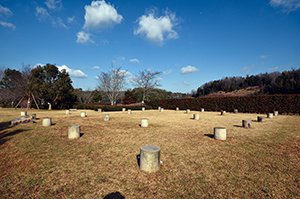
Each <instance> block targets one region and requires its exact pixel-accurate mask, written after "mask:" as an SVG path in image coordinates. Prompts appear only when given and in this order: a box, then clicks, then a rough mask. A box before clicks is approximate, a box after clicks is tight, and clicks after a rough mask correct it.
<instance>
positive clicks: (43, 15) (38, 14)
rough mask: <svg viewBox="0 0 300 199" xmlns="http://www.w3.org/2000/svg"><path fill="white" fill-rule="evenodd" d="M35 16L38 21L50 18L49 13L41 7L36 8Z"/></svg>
mask: <svg viewBox="0 0 300 199" xmlns="http://www.w3.org/2000/svg"><path fill="white" fill-rule="evenodd" d="M35 16H36V17H37V18H38V20H40V21H41V20H46V19H48V18H51V16H50V14H49V12H48V11H47V10H46V9H45V8H43V7H39V6H37V7H36V8H35Z"/></svg>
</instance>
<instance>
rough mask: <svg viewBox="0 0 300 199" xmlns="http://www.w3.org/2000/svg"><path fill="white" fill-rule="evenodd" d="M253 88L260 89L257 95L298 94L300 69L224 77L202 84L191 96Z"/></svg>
mask: <svg viewBox="0 0 300 199" xmlns="http://www.w3.org/2000/svg"><path fill="white" fill-rule="evenodd" d="M254 86H256V87H259V88H260V92H259V94H300V68H299V69H297V70H295V69H292V70H290V71H284V72H281V73H280V72H273V73H264V74H258V75H250V76H249V75H247V76H246V77H226V78H224V79H221V80H215V81H211V82H208V83H205V84H203V85H202V86H200V87H199V88H198V89H197V91H196V92H194V93H193V96H194V97H200V96H204V95H208V94H211V93H216V92H219V91H224V92H232V91H235V90H239V89H245V88H248V87H254Z"/></svg>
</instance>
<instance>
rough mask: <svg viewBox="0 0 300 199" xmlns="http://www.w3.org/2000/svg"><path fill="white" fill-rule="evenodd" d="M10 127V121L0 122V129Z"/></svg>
mask: <svg viewBox="0 0 300 199" xmlns="http://www.w3.org/2000/svg"><path fill="white" fill-rule="evenodd" d="M8 128H10V122H0V131H2V130H5V129H8Z"/></svg>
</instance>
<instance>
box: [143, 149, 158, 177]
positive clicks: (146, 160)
mask: <svg viewBox="0 0 300 199" xmlns="http://www.w3.org/2000/svg"><path fill="white" fill-rule="evenodd" d="M140 150H141V153H140V169H141V170H142V171H146V172H148V173H151V172H155V171H158V170H159V166H160V147H158V146H153V145H145V146H142V147H141V149H140Z"/></svg>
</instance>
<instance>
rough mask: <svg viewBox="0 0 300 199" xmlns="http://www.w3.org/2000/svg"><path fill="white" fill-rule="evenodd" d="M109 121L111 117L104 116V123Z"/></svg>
mask: <svg viewBox="0 0 300 199" xmlns="http://www.w3.org/2000/svg"><path fill="white" fill-rule="evenodd" d="M109 120H110V117H109V115H108V114H106V115H104V121H105V122H107V121H109Z"/></svg>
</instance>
